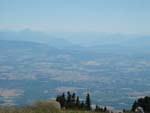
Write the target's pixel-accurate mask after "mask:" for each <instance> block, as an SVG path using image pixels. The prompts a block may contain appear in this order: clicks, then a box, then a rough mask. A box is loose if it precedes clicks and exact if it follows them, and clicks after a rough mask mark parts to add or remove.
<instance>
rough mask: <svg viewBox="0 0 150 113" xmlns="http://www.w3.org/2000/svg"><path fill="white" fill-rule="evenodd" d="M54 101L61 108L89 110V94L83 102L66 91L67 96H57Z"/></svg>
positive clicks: (63, 94)
mask: <svg viewBox="0 0 150 113" xmlns="http://www.w3.org/2000/svg"><path fill="white" fill-rule="evenodd" d="M56 101H57V102H59V103H60V105H61V108H65V109H80V110H91V99H90V94H89V93H87V95H86V99H85V101H84V100H80V97H79V96H76V94H75V93H70V92H69V91H68V92H67V95H66V94H65V93H62V95H57V97H56Z"/></svg>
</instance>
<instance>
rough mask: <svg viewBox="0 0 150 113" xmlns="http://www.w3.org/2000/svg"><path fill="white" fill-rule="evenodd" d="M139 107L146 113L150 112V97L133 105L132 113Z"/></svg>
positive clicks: (141, 99) (140, 99)
mask: <svg viewBox="0 0 150 113" xmlns="http://www.w3.org/2000/svg"><path fill="white" fill-rule="evenodd" d="M137 107H142V108H143V110H144V111H145V112H150V97H148V96H146V97H144V98H139V99H138V100H136V101H135V102H134V103H133V105H132V111H135V110H136V108H137Z"/></svg>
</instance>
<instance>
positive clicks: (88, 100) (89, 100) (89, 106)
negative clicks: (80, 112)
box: [85, 93, 91, 110]
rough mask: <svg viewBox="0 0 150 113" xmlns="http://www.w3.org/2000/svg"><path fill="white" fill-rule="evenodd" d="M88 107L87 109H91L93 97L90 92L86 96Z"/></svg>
mask: <svg viewBox="0 0 150 113" xmlns="http://www.w3.org/2000/svg"><path fill="white" fill-rule="evenodd" d="M85 104H86V108H87V110H91V99H90V94H89V93H88V94H87V96H86V102H85Z"/></svg>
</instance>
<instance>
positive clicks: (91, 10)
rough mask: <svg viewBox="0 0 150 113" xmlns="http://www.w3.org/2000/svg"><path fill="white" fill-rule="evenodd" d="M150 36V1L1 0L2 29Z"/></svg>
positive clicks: (0, 19) (0, 25)
mask: <svg viewBox="0 0 150 113" xmlns="http://www.w3.org/2000/svg"><path fill="white" fill-rule="evenodd" d="M24 28H30V29H32V30H38V31H44V32H53V31H56V32H57V31H59V32H60V31H61V32H62V31H65V32H77V31H79V32H83V31H84V32H123V33H136V34H150V0H0V29H14V30H19V29H24Z"/></svg>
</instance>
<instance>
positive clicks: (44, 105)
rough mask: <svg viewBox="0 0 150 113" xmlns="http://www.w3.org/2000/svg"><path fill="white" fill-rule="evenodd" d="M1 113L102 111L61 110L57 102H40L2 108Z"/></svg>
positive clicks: (85, 112) (87, 112) (78, 112)
mask: <svg viewBox="0 0 150 113" xmlns="http://www.w3.org/2000/svg"><path fill="white" fill-rule="evenodd" d="M0 113H100V112H94V111H79V110H61V109H60V105H59V104H58V103H57V102H38V103H36V104H34V105H32V106H28V107H24V108H0Z"/></svg>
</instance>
